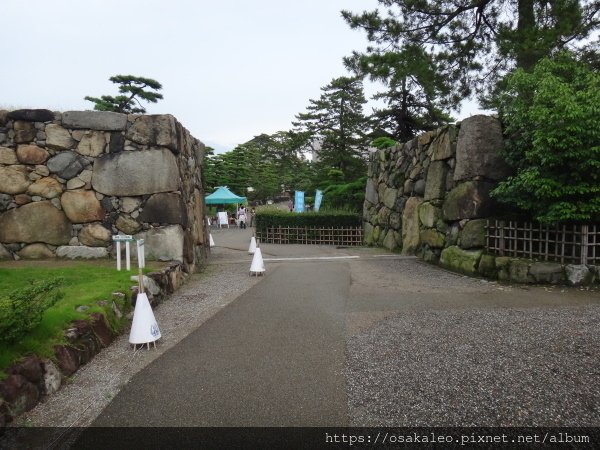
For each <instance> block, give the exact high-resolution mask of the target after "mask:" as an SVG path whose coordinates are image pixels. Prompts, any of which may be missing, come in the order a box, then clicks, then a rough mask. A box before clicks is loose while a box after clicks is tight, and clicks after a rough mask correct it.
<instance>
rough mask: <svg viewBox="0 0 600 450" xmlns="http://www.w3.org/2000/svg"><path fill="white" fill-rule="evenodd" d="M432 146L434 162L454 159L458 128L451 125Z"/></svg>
mask: <svg viewBox="0 0 600 450" xmlns="http://www.w3.org/2000/svg"><path fill="white" fill-rule="evenodd" d="M431 146H432V147H433V152H432V155H431V160H432V161H439V160H442V159H448V158H451V157H453V156H454V154H455V153H456V127H455V126H454V125H450V126H448V128H446V129H443V130H442V131H441V132H440V134H439V135H438V137H437V138H436V139H435V140H434V141H433V143H432V144H431Z"/></svg>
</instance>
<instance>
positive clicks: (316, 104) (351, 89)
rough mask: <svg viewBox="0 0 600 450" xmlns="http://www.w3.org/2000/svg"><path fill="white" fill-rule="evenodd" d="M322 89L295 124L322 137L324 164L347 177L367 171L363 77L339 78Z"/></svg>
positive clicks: (320, 152) (315, 137) (311, 136)
mask: <svg viewBox="0 0 600 450" xmlns="http://www.w3.org/2000/svg"><path fill="white" fill-rule="evenodd" d="M321 90H322V91H323V93H322V94H321V96H320V98H319V99H317V100H310V101H309V102H310V104H309V106H308V107H307V108H306V109H307V112H305V113H301V114H298V115H297V116H296V119H297V121H296V122H294V123H293V124H294V126H295V127H296V128H297V129H296V131H299V132H303V133H305V134H306V135H308V136H309V139H312V140H319V141H320V149H318V150H317V156H318V158H319V164H320V165H321V166H323V167H324V168H336V169H339V170H340V171H341V172H342V173H343V175H344V178H345V179H346V180H347V181H351V180H354V179H356V178H357V177H360V176H362V175H363V174H364V170H365V157H366V153H367V148H368V141H369V139H368V137H367V135H366V132H367V130H368V128H369V120H368V118H366V117H365V116H364V114H363V105H364V104H365V103H366V99H365V96H364V93H363V86H362V80H361V79H360V78H358V77H340V78H335V79H333V80H332V81H331V82H330V83H329V84H328V85H327V86H325V87H323V88H321Z"/></svg>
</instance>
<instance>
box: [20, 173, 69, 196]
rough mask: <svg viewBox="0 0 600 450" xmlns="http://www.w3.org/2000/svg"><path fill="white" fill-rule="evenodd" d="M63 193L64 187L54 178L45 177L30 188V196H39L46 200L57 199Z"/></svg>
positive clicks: (28, 190) (28, 191)
mask: <svg viewBox="0 0 600 450" xmlns="http://www.w3.org/2000/svg"><path fill="white" fill-rule="evenodd" d="M62 191H63V185H62V184H60V183H59V182H58V181H56V180H55V179H54V178H52V177H44V178H40V179H39V180H37V181H36V182H35V183H33V184H32V185H30V186H29V188H28V189H27V193H28V194H29V195H39V196H40V197H44V198H56V197H58V196H59V195H60V194H61V193H62Z"/></svg>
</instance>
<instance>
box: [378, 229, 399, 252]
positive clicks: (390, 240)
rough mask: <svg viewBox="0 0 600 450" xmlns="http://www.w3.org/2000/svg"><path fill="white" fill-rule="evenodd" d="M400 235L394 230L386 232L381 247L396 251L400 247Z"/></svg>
mask: <svg viewBox="0 0 600 450" xmlns="http://www.w3.org/2000/svg"><path fill="white" fill-rule="evenodd" d="M400 236H401V235H400V233H398V232H397V231H394V230H388V232H387V234H386V235H385V239H384V240H383V246H384V247H385V248H387V249H388V250H397V249H399V248H400V247H401V246H402V241H401V240H400V239H402V238H401V237H400Z"/></svg>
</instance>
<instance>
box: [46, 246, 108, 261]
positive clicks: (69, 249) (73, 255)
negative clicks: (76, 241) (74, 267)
mask: <svg viewBox="0 0 600 450" xmlns="http://www.w3.org/2000/svg"><path fill="white" fill-rule="evenodd" d="M56 256H58V257H59V258H66V259H99V258H108V250H107V249H106V248H104V247H86V246H85V245H66V246H61V247H58V248H57V249H56Z"/></svg>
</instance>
